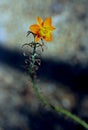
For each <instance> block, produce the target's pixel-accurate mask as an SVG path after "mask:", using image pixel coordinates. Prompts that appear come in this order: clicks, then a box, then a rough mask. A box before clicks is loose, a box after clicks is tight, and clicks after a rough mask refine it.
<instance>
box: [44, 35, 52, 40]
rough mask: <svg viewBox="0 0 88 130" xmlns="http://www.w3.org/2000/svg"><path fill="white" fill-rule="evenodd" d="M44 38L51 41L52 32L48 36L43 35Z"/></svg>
mask: <svg viewBox="0 0 88 130" xmlns="http://www.w3.org/2000/svg"><path fill="white" fill-rule="evenodd" d="M44 39H45V40H46V41H47V42H51V41H52V34H50V35H49V36H45V37H44Z"/></svg>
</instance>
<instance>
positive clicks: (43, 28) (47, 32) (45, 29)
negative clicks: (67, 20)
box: [39, 27, 51, 36]
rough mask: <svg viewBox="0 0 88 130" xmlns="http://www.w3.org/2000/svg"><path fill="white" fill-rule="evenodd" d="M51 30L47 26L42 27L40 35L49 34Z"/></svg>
mask: <svg viewBox="0 0 88 130" xmlns="http://www.w3.org/2000/svg"><path fill="white" fill-rule="evenodd" d="M50 32H51V31H50V30H49V29H48V28H47V27H42V28H41V29H40V31H39V34H40V36H48V35H49V34H50Z"/></svg>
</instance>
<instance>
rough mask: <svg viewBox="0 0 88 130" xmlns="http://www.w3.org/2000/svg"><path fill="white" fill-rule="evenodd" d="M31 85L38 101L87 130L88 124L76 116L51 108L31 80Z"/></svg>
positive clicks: (60, 109) (61, 109) (55, 107)
mask: <svg viewBox="0 0 88 130" xmlns="http://www.w3.org/2000/svg"><path fill="white" fill-rule="evenodd" d="M32 83H33V88H34V90H35V92H36V94H37V96H38V97H39V99H40V100H41V101H42V102H43V103H44V104H45V105H47V106H49V107H51V108H52V109H53V110H54V111H56V112H58V113H61V114H63V115H65V116H67V117H69V118H70V119H72V120H74V121H75V122H77V123H79V124H80V125H82V126H83V127H84V128H86V129H88V123H86V122H85V121H83V120H82V119H80V118H79V117H78V116H76V115H74V114H72V113H71V112H69V111H67V110H65V109H63V108H60V107H57V106H53V105H52V104H50V103H49V102H48V101H47V99H46V98H45V97H44V96H42V94H41V93H40V92H39V90H38V88H37V86H36V85H35V81H34V79H32Z"/></svg>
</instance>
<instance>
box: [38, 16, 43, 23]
mask: <svg viewBox="0 0 88 130" xmlns="http://www.w3.org/2000/svg"><path fill="white" fill-rule="evenodd" d="M37 22H38V24H39V25H42V23H43V20H42V18H41V17H39V16H38V17H37Z"/></svg>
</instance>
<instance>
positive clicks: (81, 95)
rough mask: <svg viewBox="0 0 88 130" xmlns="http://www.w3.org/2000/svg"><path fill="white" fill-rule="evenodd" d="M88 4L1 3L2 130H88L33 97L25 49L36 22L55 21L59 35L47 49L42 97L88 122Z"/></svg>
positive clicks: (57, 0) (67, 0) (54, 0)
mask: <svg viewBox="0 0 88 130" xmlns="http://www.w3.org/2000/svg"><path fill="white" fill-rule="evenodd" d="M87 12H88V0H14V1H12V0H2V1H0V130H70V129H71V130H74V129H75V130H78V129H81V130H84V128H83V127H82V126H80V125H79V124H77V123H76V122H74V121H72V120H70V119H69V118H67V117H63V116H62V115H61V114H57V113H55V112H53V111H52V110H51V109H50V108H48V107H46V106H44V105H43V103H41V102H40V100H39V99H38V97H37V95H36V94H35V92H34V90H33V88H32V84H31V82H30V77H29V75H28V74H27V73H26V72H27V71H26V70H25V69H24V67H23V65H24V61H25V57H24V56H23V49H22V45H23V44H24V43H25V42H29V41H31V37H26V33H27V31H28V30H29V26H30V25H31V24H34V23H36V17H37V16H40V17H42V18H43V19H44V18H45V17H52V22H53V25H54V26H55V27H56V30H55V31H54V32H53V41H52V43H45V45H46V46H47V48H46V47H45V49H44V52H43V53H42V54H41V55H42V63H41V66H40V68H39V70H38V74H37V75H38V77H37V78H38V82H37V85H38V87H39V91H40V92H41V93H42V94H43V95H44V96H45V97H46V98H47V99H48V101H49V102H51V103H52V104H53V105H56V106H60V107H62V108H65V109H67V110H69V111H71V112H72V113H74V114H76V115H78V116H79V117H81V118H82V119H84V120H85V121H86V122H88V13H87Z"/></svg>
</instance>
